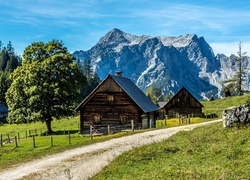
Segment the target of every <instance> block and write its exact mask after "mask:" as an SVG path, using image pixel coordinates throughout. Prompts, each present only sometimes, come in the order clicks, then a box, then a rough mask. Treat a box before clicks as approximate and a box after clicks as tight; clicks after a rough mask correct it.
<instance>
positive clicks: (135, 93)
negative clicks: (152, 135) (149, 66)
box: [76, 73, 159, 133]
mask: <svg viewBox="0 0 250 180" xmlns="http://www.w3.org/2000/svg"><path fill="white" fill-rule="evenodd" d="M76 110H77V111H80V133H81V132H82V131H83V129H84V128H85V127H88V126H90V125H93V126H95V125H102V126H107V125H110V126H122V127H124V128H126V127H129V126H130V127H131V120H133V122H134V126H135V127H138V128H139V127H140V128H149V127H150V125H151V127H154V126H155V120H156V112H157V111H158V110H159V108H158V107H157V106H156V105H155V104H154V103H153V102H152V101H151V100H150V99H149V98H148V97H147V96H146V95H145V94H144V93H143V92H142V91H141V90H140V89H139V88H138V87H137V86H136V85H135V84H134V83H133V82H132V81H131V80H130V79H128V78H125V77H123V76H122V74H121V73H117V74H116V75H108V76H107V77H106V78H105V79H104V80H103V81H102V83H100V84H99V86H98V87H97V88H95V89H94V90H93V91H92V92H91V93H90V94H89V96H88V97H86V98H85V99H84V100H83V101H82V102H81V103H80V105H79V106H78V107H77V108H76Z"/></svg>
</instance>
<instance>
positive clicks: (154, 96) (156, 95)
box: [146, 84, 163, 104]
mask: <svg viewBox="0 0 250 180" xmlns="http://www.w3.org/2000/svg"><path fill="white" fill-rule="evenodd" d="M146 96H148V97H149V98H150V99H151V100H152V101H153V102H154V103H155V104H157V103H158V101H163V94H162V91H161V89H160V88H156V87H155V86H154V84H152V85H150V87H149V88H148V89H147V90H146Z"/></svg>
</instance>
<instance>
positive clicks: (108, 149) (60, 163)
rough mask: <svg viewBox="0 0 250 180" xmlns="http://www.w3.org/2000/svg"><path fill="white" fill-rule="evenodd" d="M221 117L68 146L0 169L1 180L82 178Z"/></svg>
mask: <svg viewBox="0 0 250 180" xmlns="http://www.w3.org/2000/svg"><path fill="white" fill-rule="evenodd" d="M219 121H221V120H216V121H210V122H205V123H200V124H191V125H187V126H180V127H173V128H167V129H160V130H154V131H149V132H144V133H139V134H134V135H130V136H126V137H121V138H116V139H111V140H108V141H105V142H100V143H95V144H92V145H88V146H83V147H80V148H76V149H72V150H68V151H65V152H62V153H59V154H55V155H52V156H48V157H46V158H42V159H37V160H35V161H32V162H28V163H24V164H21V165H20V166H18V167H15V168H11V169H8V170H5V171H0V180H14V179H25V180H29V179H30V180H31V179H32V180H36V179H37V180H38V179H39V180H41V179H42V180H51V179H53V180H57V179H58V180H64V179H65V180H68V179H74V180H84V179H89V178H90V177H92V176H93V175H95V174H97V173H98V172H99V171H101V170H102V169H103V167H105V166H107V165H108V164H109V163H110V162H111V161H113V160H114V159H115V158H116V157H118V156H119V155H121V154H122V153H124V152H126V151H129V150H131V149H133V148H134V147H138V146H141V145H145V144H150V143H153V142H159V141H162V140H163V139H167V138H169V137H170V136H172V135H173V134H175V133H177V132H178V131H182V130H192V129H193V128H195V127H198V126H203V125H206V124H210V123H215V122H219Z"/></svg>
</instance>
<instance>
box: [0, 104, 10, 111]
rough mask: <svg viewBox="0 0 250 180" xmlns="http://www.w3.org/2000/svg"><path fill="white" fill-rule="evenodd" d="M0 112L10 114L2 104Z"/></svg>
mask: <svg viewBox="0 0 250 180" xmlns="http://www.w3.org/2000/svg"><path fill="white" fill-rule="evenodd" d="M0 112H8V108H7V107H6V106H5V105H4V104H0Z"/></svg>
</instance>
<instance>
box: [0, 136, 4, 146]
mask: <svg viewBox="0 0 250 180" xmlns="http://www.w3.org/2000/svg"><path fill="white" fill-rule="evenodd" d="M0 146H1V147H3V135H2V134H1V135H0Z"/></svg>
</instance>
